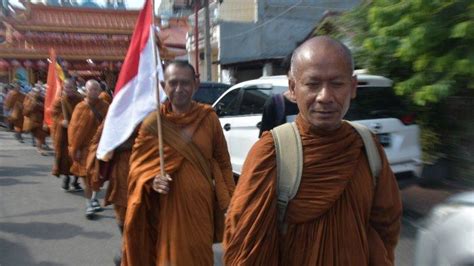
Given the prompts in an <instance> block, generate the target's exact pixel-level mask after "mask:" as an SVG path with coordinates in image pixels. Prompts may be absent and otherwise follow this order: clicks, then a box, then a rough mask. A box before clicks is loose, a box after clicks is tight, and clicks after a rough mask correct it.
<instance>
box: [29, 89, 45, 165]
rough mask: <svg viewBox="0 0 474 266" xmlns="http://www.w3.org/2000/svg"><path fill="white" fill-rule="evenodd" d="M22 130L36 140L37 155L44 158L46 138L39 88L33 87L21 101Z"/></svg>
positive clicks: (42, 99)
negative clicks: (29, 133)
mask: <svg viewBox="0 0 474 266" xmlns="http://www.w3.org/2000/svg"><path fill="white" fill-rule="evenodd" d="M23 115H24V122H23V130H24V131H25V132H31V134H32V136H33V138H34V139H35V140H36V149H37V150H38V153H40V154H41V155H43V156H45V155H47V153H46V151H45V150H43V147H44V144H45V139H46V137H47V136H48V131H47V126H45V125H44V123H43V118H44V98H43V97H42V95H41V89H40V88H39V87H33V89H32V90H31V92H29V93H28V94H27V96H26V97H25V100H24V101H23Z"/></svg>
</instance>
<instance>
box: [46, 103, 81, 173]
mask: <svg viewBox="0 0 474 266" xmlns="http://www.w3.org/2000/svg"><path fill="white" fill-rule="evenodd" d="M81 101H82V97H79V96H72V97H67V96H62V97H61V98H59V99H57V100H56V101H55V102H54V103H53V108H52V112H51V115H52V118H53V125H52V127H51V131H52V136H53V144H54V152H55V153H54V158H55V160H54V165H53V171H52V174H53V175H55V176H59V175H70V174H71V171H70V168H71V165H72V160H71V157H70V156H69V151H68V137H67V128H64V127H63V126H62V125H61V122H62V121H63V120H64V119H66V120H68V121H69V120H70V119H71V115H72V113H73V111H74V108H75V107H76V105H77V104H78V103H80V102H81ZM63 107H64V108H63ZM63 110H64V111H63ZM63 112H64V113H63ZM64 115H65V116H64Z"/></svg>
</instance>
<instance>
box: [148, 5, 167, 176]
mask: <svg viewBox="0 0 474 266" xmlns="http://www.w3.org/2000/svg"><path fill="white" fill-rule="evenodd" d="M151 15H152V18H151V30H150V34H153V49H152V50H153V61H154V67H156V66H157V65H158V64H161V62H158V60H157V54H158V51H157V47H156V29H155V0H151ZM155 79H156V110H157V112H158V115H157V116H156V117H157V119H156V123H157V128H158V149H159V152H160V174H161V176H163V177H164V176H165V158H164V154H163V133H162V129H161V113H160V110H161V97H160V78H159V76H158V73H156V70H155Z"/></svg>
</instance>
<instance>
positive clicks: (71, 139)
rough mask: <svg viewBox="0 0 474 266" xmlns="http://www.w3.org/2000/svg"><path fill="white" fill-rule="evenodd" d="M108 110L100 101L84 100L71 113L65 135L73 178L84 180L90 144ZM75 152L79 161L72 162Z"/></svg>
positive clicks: (106, 105)
mask: <svg viewBox="0 0 474 266" xmlns="http://www.w3.org/2000/svg"><path fill="white" fill-rule="evenodd" d="M92 108H94V109H95V112H97V114H96V113H94V111H93V109H92ZM108 108H109V105H108V104H107V103H105V102H104V101H102V100H99V99H97V100H96V101H95V102H93V103H90V104H89V103H87V102H86V100H84V101H82V102H80V103H79V104H78V105H77V106H76V108H75V109H74V112H73V113H72V118H71V122H70V123H69V127H68V132H67V133H68V144H69V155H70V156H71V158H72V161H73V163H72V166H71V173H73V174H74V175H75V176H80V177H84V178H86V174H87V168H86V162H87V156H88V154H89V147H90V143H91V140H92V138H93V137H94V135H95V133H96V132H97V128H98V127H99V125H100V124H101V123H102V120H103V119H104V118H105V115H106V114H107V110H108ZM77 152H79V153H80V158H79V160H74V154H76V153H77ZM86 179H87V178H86ZM86 181H88V180H86ZM86 184H87V185H90V183H89V182H86ZM89 187H90V186H89Z"/></svg>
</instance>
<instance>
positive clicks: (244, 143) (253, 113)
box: [213, 74, 422, 180]
mask: <svg viewBox="0 0 474 266" xmlns="http://www.w3.org/2000/svg"><path fill="white" fill-rule="evenodd" d="M287 89H288V79H287V77H286V76H270V77H262V78H259V79H255V80H249V81H245V82H242V83H239V84H236V85H234V86H232V87H231V88H230V89H228V90H227V91H226V92H225V93H224V94H223V95H222V96H221V97H219V99H217V101H215V102H214V104H213V107H214V109H215V110H216V112H217V114H218V116H219V119H220V122H221V125H222V128H223V129H224V135H225V138H226V140H227V145H228V148H229V153H230V155H231V162H232V169H233V171H234V173H235V174H236V175H240V171H241V169H242V165H243V163H244V160H245V158H246V156H247V153H248V152H249V150H250V148H251V147H252V145H253V144H254V143H255V142H256V141H257V140H258V133H259V126H260V122H261V119H262V112H263V105H264V103H265V101H266V100H267V98H268V97H271V95H273V94H276V93H282V92H284V91H286V90H287ZM403 109H405V108H404V107H403V104H402V102H401V101H400V99H399V98H398V97H397V96H396V95H395V94H394V92H393V88H392V81H391V80H390V79H387V78H385V77H381V76H374V75H366V74H359V75H358V88H357V97H356V99H355V100H353V101H352V103H351V107H350V108H349V111H348V113H347V115H346V117H345V118H346V119H348V120H351V121H355V122H358V123H361V124H363V125H366V126H367V127H369V128H370V129H371V130H372V131H373V132H374V133H375V134H377V136H378V137H379V141H380V143H381V144H382V146H383V147H384V149H385V152H386V154H387V157H388V160H389V162H390V165H391V167H392V170H393V172H394V173H395V175H396V176H397V179H399V180H405V179H411V180H413V179H415V177H420V176H421V170H422V163H421V146H420V141H419V133H420V132H419V127H418V126H417V125H415V124H414V123H413V122H414V117H413V115H411V114H406V113H405V112H404V111H403Z"/></svg>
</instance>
